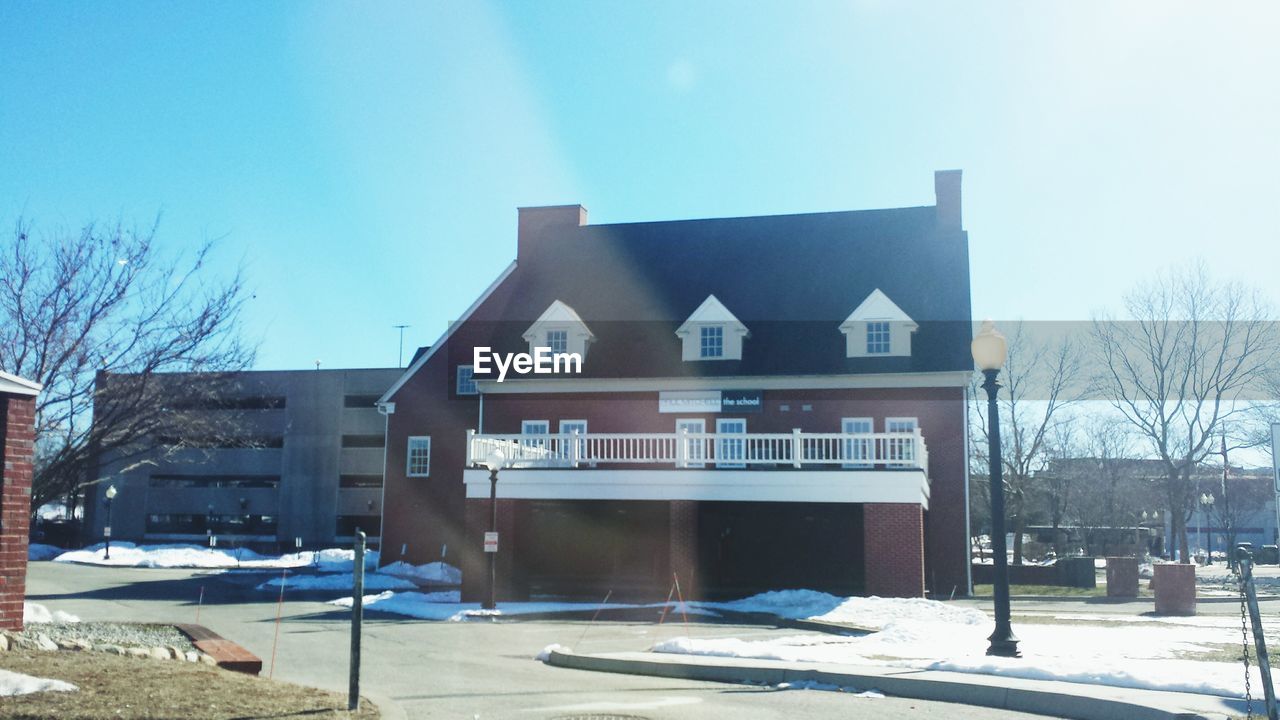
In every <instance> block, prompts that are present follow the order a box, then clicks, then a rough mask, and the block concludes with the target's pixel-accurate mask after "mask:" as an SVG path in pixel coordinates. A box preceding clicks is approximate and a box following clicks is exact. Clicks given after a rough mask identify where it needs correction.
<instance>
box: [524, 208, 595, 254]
mask: <svg viewBox="0 0 1280 720" xmlns="http://www.w3.org/2000/svg"><path fill="white" fill-rule="evenodd" d="M517 212H519V214H520V216H519V220H518V221H517V223H516V257H517V258H521V257H524V256H525V254H526V252H527V251H528V250H529V249H530V248H532V247H533V246H532V245H531V244H530V243H532V242H535V240H534V238H536V237H537V236H538V235H541V234H543V233H545V232H547V231H553V232H554V231H555V230H557V229H561V228H571V227H581V226H583V225H586V224H587V209H586V208H584V207H582V206H581V205H546V206H543V207H522V208H517Z"/></svg>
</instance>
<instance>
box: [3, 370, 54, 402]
mask: <svg viewBox="0 0 1280 720" xmlns="http://www.w3.org/2000/svg"><path fill="white" fill-rule="evenodd" d="M43 388H44V386H43V385H41V384H40V383H38V382H32V381H30V380H28V379H26V378H20V377H18V376H17V375H10V374H9V373H7V372H5V371H3V370H0V393H8V394H10V395H30V396H33V397H34V396H36V395H39V394H40V391H41V390H42V389H43Z"/></svg>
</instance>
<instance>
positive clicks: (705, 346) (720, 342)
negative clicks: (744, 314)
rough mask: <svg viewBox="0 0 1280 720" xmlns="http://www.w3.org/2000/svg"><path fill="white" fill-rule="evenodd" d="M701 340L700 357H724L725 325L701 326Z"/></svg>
mask: <svg viewBox="0 0 1280 720" xmlns="http://www.w3.org/2000/svg"><path fill="white" fill-rule="evenodd" d="M701 340H702V343H701V345H699V354H698V357H704V358H718V357H724V327H722V326H720V325H707V326H703V327H702V328H701Z"/></svg>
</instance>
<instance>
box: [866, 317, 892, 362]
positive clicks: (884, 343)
mask: <svg viewBox="0 0 1280 720" xmlns="http://www.w3.org/2000/svg"><path fill="white" fill-rule="evenodd" d="M889 346H890V344H889V321H888V320H874V321H868V322H867V354H868V355H888V354H889Z"/></svg>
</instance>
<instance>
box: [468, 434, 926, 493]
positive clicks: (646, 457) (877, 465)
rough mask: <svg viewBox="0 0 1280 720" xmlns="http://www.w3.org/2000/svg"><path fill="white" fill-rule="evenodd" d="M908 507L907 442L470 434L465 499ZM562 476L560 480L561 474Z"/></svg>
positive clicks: (913, 439) (922, 482) (911, 467)
mask: <svg viewBox="0 0 1280 720" xmlns="http://www.w3.org/2000/svg"><path fill="white" fill-rule="evenodd" d="M498 451H501V453H502V456H503V461H502V469H501V470H500V476H501V481H500V482H499V490H498V495H499V497H504V498H516V499H631V500H742V501H767V502H788V501H791V502H912V503H919V504H921V505H923V506H925V507H927V506H928V496H929V481H928V469H929V453H928V449H927V448H926V447H925V442H924V437H923V435H921V433H920V432H919V431H918V430H917V431H916V432H913V433H807V432H801V431H799V430H794V431H792V432H789V433H691V432H681V433H583V434H578V433H572V434H567V433H566V434H560V433H551V434H530V435H524V434H520V435H500V434H488V433H486V434H480V433H476V432H474V431H468V433H467V460H466V462H467V468H468V469H467V470H466V471H465V472H464V473H463V478H464V482H465V483H466V485H467V497H470V498H482V497H488V493H489V483H488V472H487V471H486V470H483V469H482V468H484V467H485V463H486V460H488V459H489V458H490V457H492V456H493V455H494V454H495V453H496V452H498ZM557 471H558V472H557Z"/></svg>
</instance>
